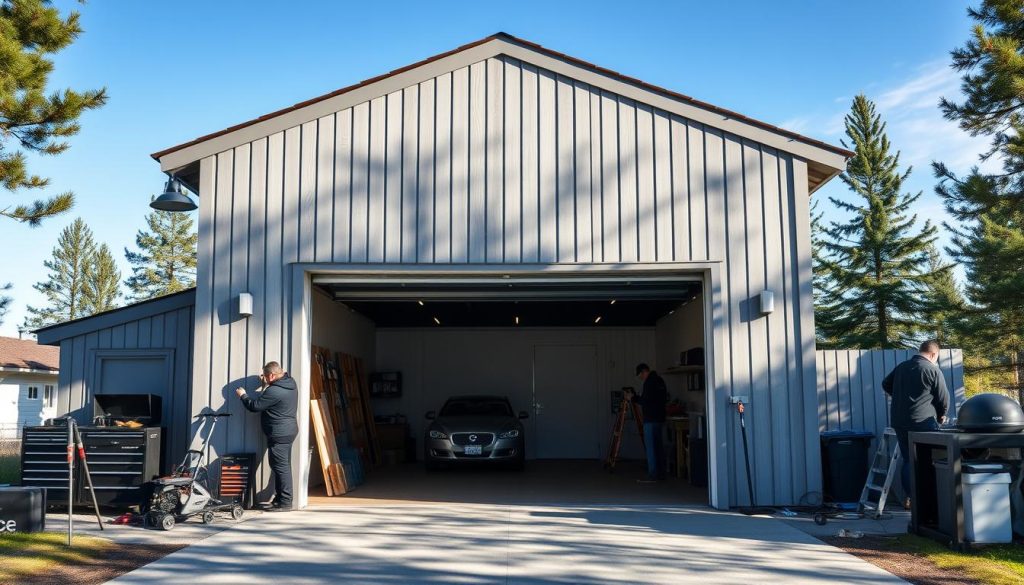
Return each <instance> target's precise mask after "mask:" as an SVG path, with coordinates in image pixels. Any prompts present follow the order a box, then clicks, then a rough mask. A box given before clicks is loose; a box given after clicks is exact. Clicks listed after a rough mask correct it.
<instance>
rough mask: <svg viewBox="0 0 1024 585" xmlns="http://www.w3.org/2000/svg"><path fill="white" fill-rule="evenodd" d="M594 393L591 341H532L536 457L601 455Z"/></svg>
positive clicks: (594, 367) (553, 457)
mask: <svg viewBox="0 0 1024 585" xmlns="http://www.w3.org/2000/svg"><path fill="white" fill-rule="evenodd" d="M597 396H598V393H597V348H596V347H595V346H593V345H538V346H534V348H533V398H534V400H533V407H534V416H535V417H536V419H535V421H534V423H535V424H534V429H535V431H534V437H533V442H534V444H535V445H536V450H535V451H534V452H535V453H536V454H537V458H538V459H597V458H598V457H599V456H600V445H599V440H598V432H597V426H598V421H599V417H598V400H597ZM527 440H530V438H529V437H527Z"/></svg>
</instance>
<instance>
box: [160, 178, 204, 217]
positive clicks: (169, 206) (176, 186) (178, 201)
mask: <svg viewBox="0 0 1024 585" xmlns="http://www.w3.org/2000/svg"><path fill="white" fill-rule="evenodd" d="M149 206H150V207H152V208H153V209H155V210H157V211H171V212H182V211H193V210H195V209H196V207H197V206H196V204H195V202H194V201H192V199H191V198H190V197H189V196H188V195H186V194H185V190H184V189H183V188H182V187H181V183H179V182H178V180H177V179H175V178H174V177H171V178H170V179H167V184H166V185H164V192H163V194H162V195H160V196H159V197H157V198H156V199H154V200H153V202H152V203H150V204H149Z"/></svg>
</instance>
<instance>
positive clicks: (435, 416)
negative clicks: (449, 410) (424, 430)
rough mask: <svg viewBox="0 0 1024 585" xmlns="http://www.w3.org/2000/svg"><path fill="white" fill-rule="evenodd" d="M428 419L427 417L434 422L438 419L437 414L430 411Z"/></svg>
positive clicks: (427, 415)
mask: <svg viewBox="0 0 1024 585" xmlns="http://www.w3.org/2000/svg"><path fill="white" fill-rule="evenodd" d="M426 417H427V420H434V419H435V418H437V413H436V412H434V411H433V410H428V411H427V414H426Z"/></svg>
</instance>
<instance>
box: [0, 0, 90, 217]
mask: <svg viewBox="0 0 1024 585" xmlns="http://www.w3.org/2000/svg"><path fill="white" fill-rule="evenodd" d="M81 32H82V29H81V27H80V26H79V16H78V13H77V12H71V13H69V14H68V15H67V17H66V18H62V17H61V14H60V12H59V11H58V10H57V9H56V8H54V7H53V6H52V5H51V3H50V2H49V1H47V0H4V1H2V2H0V184H2V185H3V186H4V187H5V188H6V189H7V190H9V191H16V190H18V189H42V188H45V187H46V186H48V185H49V179H46V178H44V177H40V176H38V175H32V174H30V173H29V172H28V169H27V168H26V156H25V153H33V154H36V155H57V154H60V153H62V152H64V151H65V150H67V149H68V146H69V145H68V143H67V142H65V139H66V138H68V137H70V136H73V135H75V134H77V133H78V130H79V124H78V118H79V117H80V116H81V115H82V113H83V112H85V111H86V110H91V109H94V108H98V107H100V106H102V105H103V104H104V103H105V102H106V100H107V95H106V90H105V89H99V90H90V91H85V92H81V93H80V92H76V91H73V90H71V89H64V90H57V91H54V90H48V88H47V81H48V78H49V76H50V73H52V72H53V60H52V59H51V58H50V57H51V56H52V55H54V54H56V53H58V52H59V51H61V50H62V49H64V48H66V47H67V46H68V45H70V44H71V43H72V42H74V41H75V39H76V38H78V35H79V34H80V33H81ZM73 203H74V194H72V193H70V192H66V193H61V194H58V195H53V196H51V197H49V198H46V199H39V200H36V201H34V202H32V203H29V204H20V205H15V206H14V207H13V208H12V207H3V208H0V216H5V217H9V218H12V219H15V220H18V221H22V222H26V223H28V224H30V225H38V224H39V222H40V221H42V220H43V219H44V218H47V217H50V216H53V215H57V214H59V213H63V212H65V211H67V210H68V209H70V208H71V206H72V204H73Z"/></svg>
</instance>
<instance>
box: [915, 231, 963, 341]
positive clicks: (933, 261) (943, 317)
mask: <svg viewBox="0 0 1024 585" xmlns="http://www.w3.org/2000/svg"><path fill="white" fill-rule="evenodd" d="M953 267H954V265H953V264H947V263H946V262H944V261H943V259H942V255H941V254H940V253H939V250H938V248H936V247H935V246H931V247H929V249H928V272H929V273H930V274H931V278H930V279H929V280H928V282H927V284H928V292H927V295H926V298H927V302H928V307H927V310H926V315H927V319H926V322H925V327H924V330H923V333H924V334H925V336H926V337H928V338H931V339H936V340H938V342H939V343H940V344H942V345H943V346H944V347H957V346H961V345H962V341H961V339H962V333H963V331H964V328H965V326H966V325H965V322H964V309H965V306H966V302H965V301H964V297H963V295H962V294H961V293H960V287H958V286H957V284H956V279H955V278H954V277H953Z"/></svg>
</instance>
